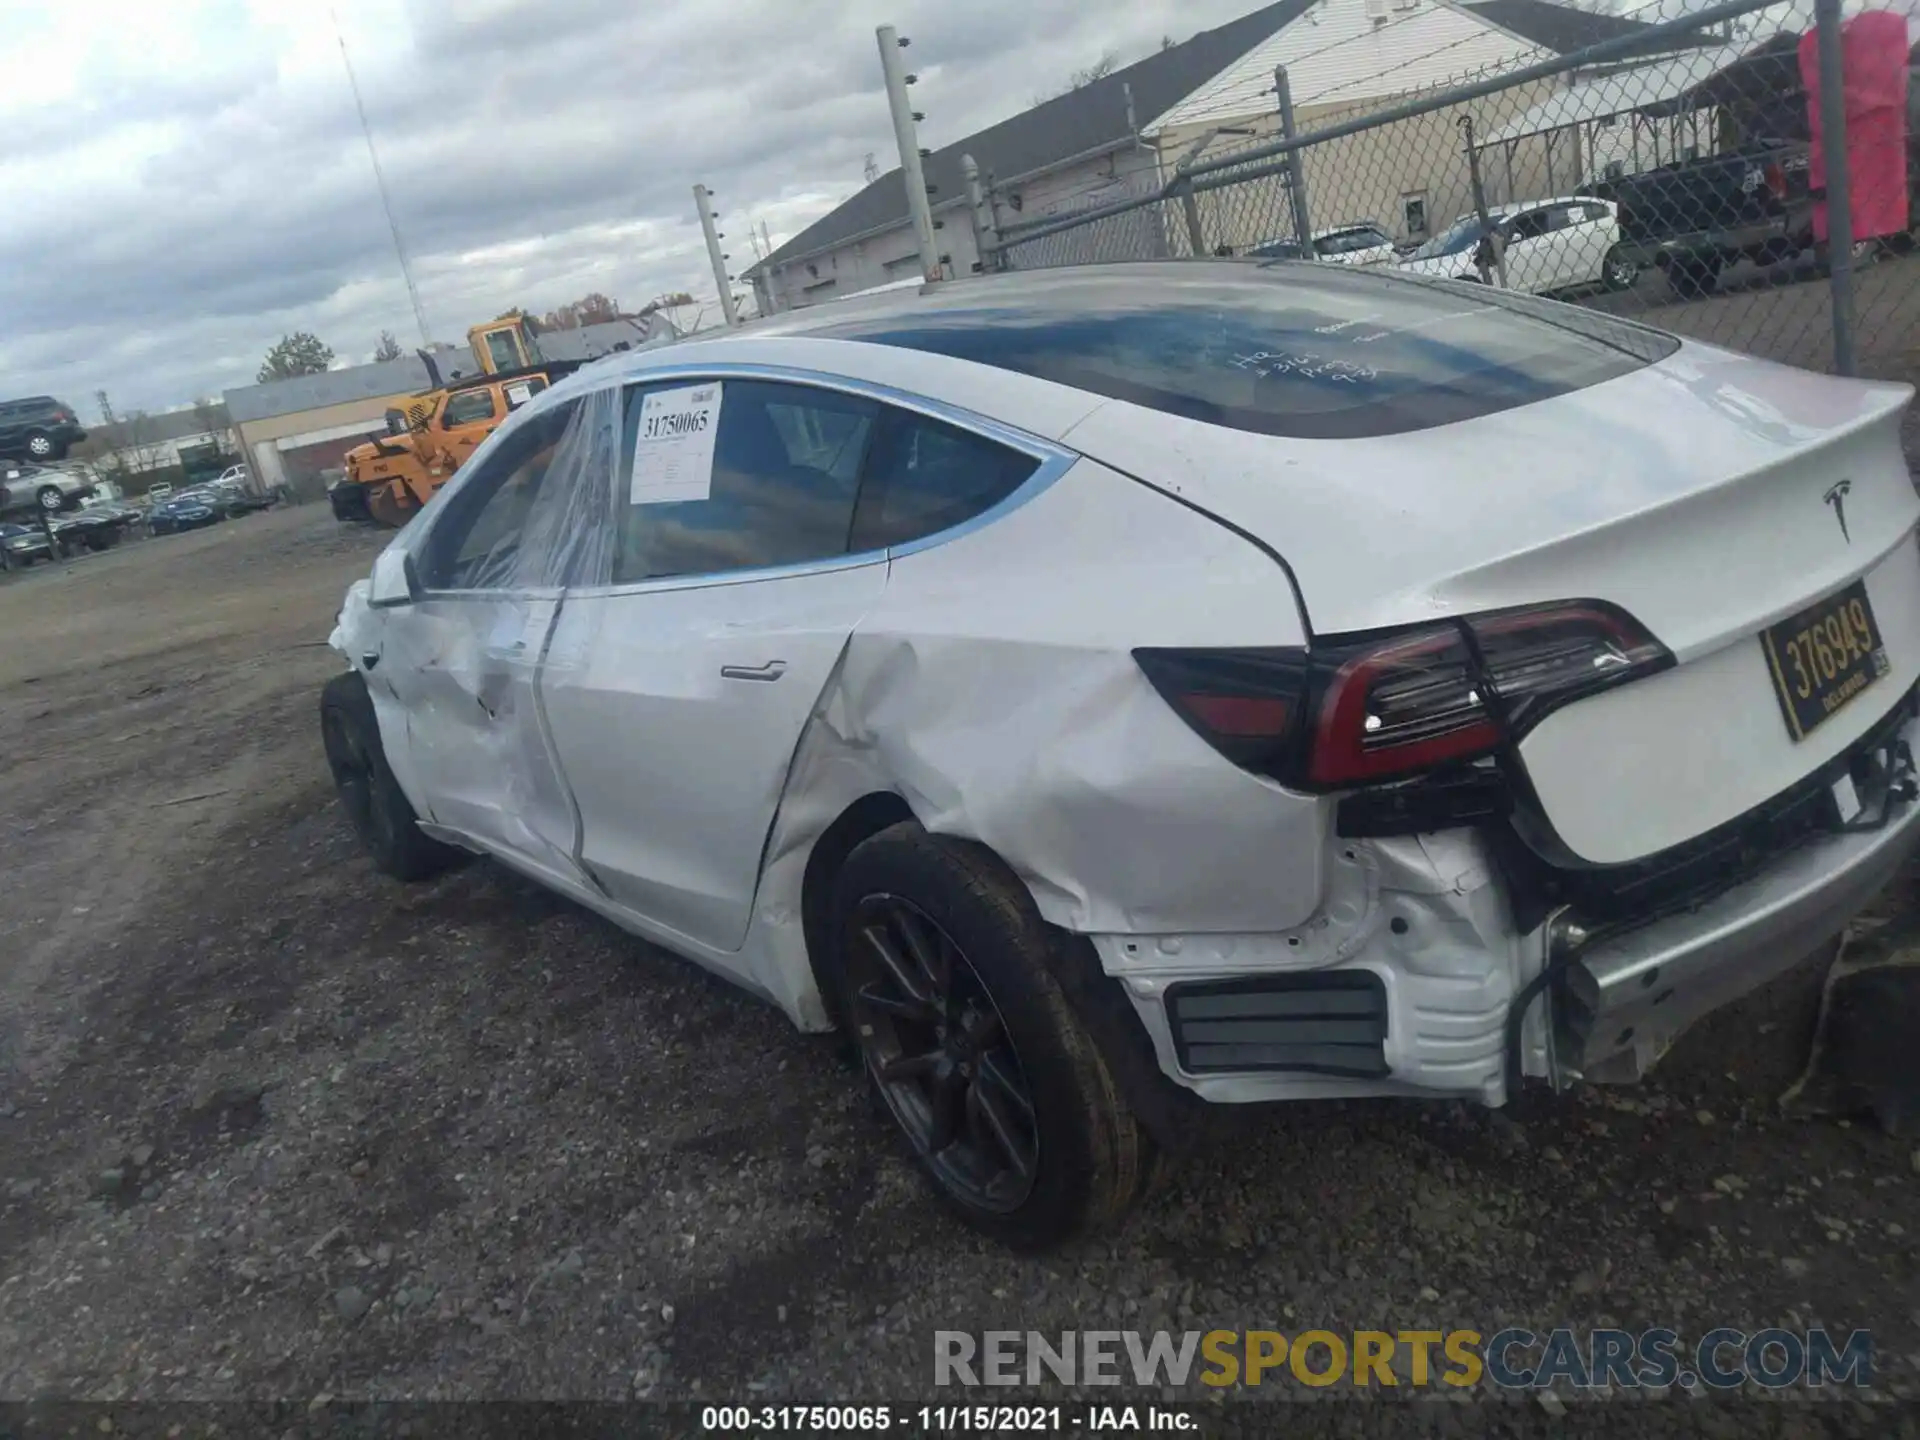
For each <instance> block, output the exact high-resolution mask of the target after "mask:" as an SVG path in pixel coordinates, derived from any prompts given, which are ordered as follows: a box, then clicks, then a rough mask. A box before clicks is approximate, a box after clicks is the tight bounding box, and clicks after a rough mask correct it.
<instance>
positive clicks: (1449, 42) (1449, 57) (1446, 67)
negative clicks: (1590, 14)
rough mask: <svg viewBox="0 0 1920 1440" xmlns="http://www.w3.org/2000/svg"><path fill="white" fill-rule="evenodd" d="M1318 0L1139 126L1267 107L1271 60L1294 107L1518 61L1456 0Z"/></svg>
mask: <svg viewBox="0 0 1920 1440" xmlns="http://www.w3.org/2000/svg"><path fill="white" fill-rule="evenodd" d="M1378 9H1379V7H1377V6H1375V5H1369V4H1367V3H1365V0H1320V3H1319V4H1316V5H1314V6H1313V7H1312V8H1311V9H1309V10H1308V11H1307V13H1306V14H1305V15H1304V16H1303V17H1301V18H1300V19H1299V20H1298V21H1297V22H1296V23H1294V24H1291V25H1288V26H1287V27H1286V28H1285V29H1283V30H1281V31H1280V32H1279V33H1278V34H1275V35H1273V36H1271V37H1270V38H1268V39H1267V40H1266V41H1265V42H1264V43H1262V44H1260V45H1258V46H1255V47H1254V48H1253V49H1251V50H1249V51H1248V52H1247V53H1246V54H1244V55H1242V56H1239V57H1237V59H1236V60H1235V62H1234V63H1233V64H1232V65H1230V66H1229V67H1227V68H1226V69H1225V70H1223V71H1221V73H1220V74H1218V75H1216V76H1214V77H1213V78H1212V79H1211V80H1210V81H1209V82H1208V83H1207V84H1205V85H1203V86H1201V87H1200V88H1199V89H1197V90H1195V91H1194V92H1193V93H1192V94H1191V95H1188V96H1184V97H1182V98H1181V100H1180V101H1179V102H1178V103H1176V104H1175V105H1173V106H1172V107H1171V108H1169V109H1168V110H1167V111H1165V112H1164V113H1159V114H1155V115H1154V116H1153V117H1152V119H1151V120H1150V122H1149V123H1148V124H1147V125H1146V126H1145V127H1144V129H1145V131H1146V133H1147V134H1149V135H1160V134H1163V133H1164V132H1166V131H1168V130H1172V129H1177V128H1182V127H1192V126H1199V125H1215V124H1224V123H1227V122H1229V121H1233V120H1240V119H1245V118H1247V117H1249V116H1256V115H1259V116H1266V115H1272V114H1273V111H1274V106H1275V104H1276V101H1275V98H1274V80H1273V72H1274V67H1275V66H1278V65H1285V66H1286V67H1287V85H1288V88H1289V89H1291V90H1292V91H1293V103H1294V104H1295V105H1296V106H1308V105H1337V104H1346V103H1351V102H1356V101H1362V100H1370V99H1377V98H1379V97H1381V96H1385V95H1404V94H1406V93H1408V92H1409V91H1414V90H1424V89H1427V88H1429V87H1431V86H1435V85H1441V84H1444V83H1446V82H1447V81H1450V80H1454V79H1457V78H1458V77H1460V76H1462V75H1470V74H1474V73H1476V72H1480V71H1485V70H1487V69H1489V68H1491V67H1495V66H1509V65H1513V64H1516V63H1518V62H1519V61H1520V60H1521V59H1522V58H1523V57H1525V56H1527V55H1528V54H1530V53H1531V48H1532V47H1530V46H1529V45H1528V44H1527V43H1526V42H1525V41H1522V40H1519V39H1516V38H1515V37H1513V36H1511V35H1509V34H1507V33H1506V32H1505V31H1502V30H1499V29H1496V28H1494V27H1493V26H1491V25H1489V24H1487V23H1486V22H1485V21H1484V20H1482V19H1480V18H1478V17H1477V16H1472V15H1470V14H1468V13H1467V11H1466V10H1465V9H1464V8H1455V7H1451V6H1446V5H1441V4H1436V3H1434V0H1385V13H1384V16H1381V15H1379V14H1378V13H1377V11H1378Z"/></svg>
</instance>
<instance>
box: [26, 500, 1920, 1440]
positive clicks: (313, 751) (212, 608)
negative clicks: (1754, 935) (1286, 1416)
mask: <svg viewBox="0 0 1920 1440" xmlns="http://www.w3.org/2000/svg"><path fill="white" fill-rule="evenodd" d="M377 543H378V537H377V536H375V535H373V534H370V533H368V532H365V531H358V530H351V529H343V528H341V527H339V526H337V525H335V524H334V522H333V521H332V520H331V519H330V518H329V517H328V516H327V515H326V513H325V512H324V510H322V509H321V508H319V507H306V508H305V509H301V510H294V511H280V512H274V513H271V514H268V515H264V516H260V517H255V518H251V519H248V520H244V521H238V522H235V523H233V524H230V525H226V526H221V527H218V528H217V529H215V530H210V531H206V532H201V533H198V534H194V535H190V536H184V537H177V538H171V539H162V540H154V541H149V542H146V543H143V544H139V545H134V546H129V547H127V548H125V549H123V550H119V551H115V552H112V553H109V554H107V555H104V556H99V557H91V558H88V559H86V560H84V561H80V562H76V563H74V564H72V565H69V566H66V567H64V568H59V569H55V568H51V567H48V568H40V569H36V571H34V572H32V573H30V574H29V575H27V576H25V577H15V578H14V579H13V580H12V581H11V582H10V583H6V584H4V585H0V637H4V638H0V753H4V754H5V755H6V757H7V764H6V766H5V768H4V771H0V856H3V857H4V859H3V862H0V863H4V873H5V874H6V876H7V878H8V881H9V883H8V885H7V888H6V894H5V898H4V901H0V1398H10V1399H21V1398H28V1397H47V1396H72V1397H86V1398H92V1399H127V1398H142V1399H217V1398H233V1399H241V1398H252V1399H260V1398H266V1397H287V1396H296V1397H306V1396H312V1395H315V1394H319V1393H323V1392H324V1393H326V1394H330V1395H334V1396H340V1397H359V1398H367V1397H373V1398H379V1397H412V1398H472V1397H488V1398H522V1399H530V1398H556V1397H569V1398H597V1399H627V1398H632V1397H635V1396H656V1397H673V1398H683V1399H685V1398H691V1399H694V1400H738V1399H749V1398H751V1399H760V1398H764V1397H786V1398H794V1399H811V1400H847V1399H855V1398H864V1399H868V1400H873V1399H880V1398H892V1399H905V1398H908V1397H915V1396H926V1395H928V1394H929V1393H930V1389H931V1371H932V1335H933V1332H934V1331H935V1330H936V1329H943V1328H944V1329H966V1330H976V1331H977V1330H982V1329H987V1328H1005V1329H1017V1330H1026V1329H1034V1330H1040V1331H1044V1332H1057V1331H1060V1330H1064V1329H1079V1328H1117V1329H1140V1330H1149V1329H1154V1328H1159V1327H1166V1328H1171V1329H1175V1330H1184V1329H1189V1328H1200V1329H1205V1328H1212V1327H1216V1326H1218V1327H1223V1328H1234V1329H1240V1328H1252V1327H1262V1326H1266V1327H1273V1328H1279V1329H1283V1330H1289V1331H1298V1330H1301V1329H1304V1328H1307V1327H1309V1326H1319V1327H1324V1328H1329V1329H1333V1330H1336V1331H1339V1330H1347V1329H1352V1328H1355V1327H1359V1328H1382V1329H1390V1330H1391V1329H1402V1328H1443V1327H1445V1328H1450V1327H1457V1326H1470V1327H1472V1328H1475V1329H1479V1330H1481V1331H1483V1332H1490V1331H1492V1330H1494V1329H1496V1328H1499V1327H1500V1326H1502V1325H1504V1324H1509V1323H1515V1324H1526V1325H1529V1326H1531V1327H1534V1328H1536V1329H1546V1328H1549V1327H1551V1326H1554V1325H1559V1324H1570V1325H1576V1326H1587V1325H1600V1324H1620V1325H1625V1326H1629V1327H1633V1326H1639V1325H1652V1324H1664V1325H1670V1326H1673V1327H1675V1328H1677V1329H1679V1330H1680V1331H1681V1332H1683V1333H1684V1334H1687V1335H1690V1336H1696V1337H1697V1336H1698V1335H1699V1334H1701V1333H1703V1332H1704V1331H1705V1330H1707V1329H1709V1328H1711V1327H1713V1326H1716V1325H1734V1326H1738V1327H1740V1328H1742V1329H1747V1330H1753V1329H1758V1328H1761V1327H1762V1326H1766V1325H1775V1324H1778V1325H1785V1326H1788V1327H1790V1328H1795V1329H1799V1328H1803V1327H1806V1326H1810V1325H1813V1324H1816V1323H1825V1324H1828V1325H1832V1326H1838V1327H1841V1328H1842V1329H1849V1328H1852V1327H1868V1328H1870V1329H1871V1330H1872V1331H1873V1332H1874V1336H1875V1341H1876V1352H1877V1357H1878V1371H1877V1381H1878V1385H1879V1388H1880V1390H1881V1391H1882V1392H1883V1393H1894V1394H1906V1395H1910V1396H1911V1395H1920V1285H1916V1276H1917V1275H1920V1267H1917V1266H1916V1263H1915V1262H1916V1256H1917V1254H1920V1206H1917V1205H1916V1204H1915V1200H1916V1196H1920V1152H1916V1150H1915V1148H1914V1146H1915V1143H1916V1142H1915V1141H1914V1140H1913V1139H1911V1138H1908V1139H1906V1140H1896V1139H1894V1138H1890V1137H1888V1136H1886V1135H1884V1134H1882V1133H1880V1132H1879V1131H1878V1130H1876V1129H1875V1128H1873V1127H1872V1126H1870V1125H1867V1124H1853V1125H1841V1124H1835V1123H1805V1122H1798V1121H1788V1120H1785V1119H1782V1118H1781V1117H1780V1116H1779V1115H1778V1113H1777V1111H1776V1109H1775V1106H1774V1103H1773V1102H1774V1099H1775V1097H1776V1096H1777V1095H1778V1093H1779V1092H1780V1090H1781V1089H1782V1088H1784V1086H1785V1084H1786V1082H1787V1081H1788V1080H1789V1079H1790V1078H1791V1076H1792V1074H1793V1073H1794V1071H1795V1070H1796V1069H1797V1067H1798V1063H1799V1060H1800V1058H1801V1056H1802V1055H1803V1053H1804V1045H1805V1040H1806V1034H1807V1030H1808V1026H1809V1024H1810V1016H1811V1013H1812V1011H1811V1001H1812V997H1813V995H1814V992H1815V987H1816V986H1817V982H1818V978H1819V969H1818V965H1817V960H1816V961H1815V962H1811V963H1810V964H1809V966H1806V967H1802V969H1801V970H1799V971H1797V972H1795V973H1794V974H1792V975H1790V976H1789V977H1787V979H1785V980H1783V981H1782V982H1781V983H1780V984H1778V985H1776V986H1774V987H1773V988H1772V989H1771V990H1769V991H1768V992H1766V993H1764V994H1762V995H1760V996H1756V997H1753V998H1752V999H1751V1000H1749V1001H1748V1002H1747V1003H1745V1004H1743V1005H1742V1006H1740V1007H1737V1008H1736V1009H1734V1010H1732V1011H1729V1012H1725V1013H1723V1014H1722V1015H1720V1016H1718V1017H1715V1019H1714V1020H1713V1021H1712V1022H1711V1023H1710V1024H1709V1025H1707V1026H1706V1027H1703V1028H1702V1029H1700V1030H1698V1031H1696V1032H1695V1033H1694V1034H1692V1035H1691V1036H1689V1037H1688V1038H1687V1041H1686V1042H1685V1043H1684V1044H1683V1045H1682V1046H1681V1047H1680V1048H1679V1049H1677V1050H1676V1051H1675V1053H1674V1054H1673V1055H1672V1056H1671V1057H1670V1059H1669V1063H1668V1064H1667V1066H1666V1067H1665V1068H1664V1069H1663V1070H1662V1071H1661V1072H1660V1073H1659V1076H1658V1079H1657V1080H1656V1081H1655V1082H1653V1083H1650V1084H1648V1085H1646V1086H1644V1087H1641V1088H1638V1089H1634V1090H1625V1091H1611V1090H1604V1091H1603V1090H1591V1091H1584V1092H1578V1093H1574V1094H1570V1095H1566V1096H1562V1097H1558V1098H1555V1097H1551V1096H1544V1095H1535V1096H1529V1097H1527V1099H1526V1100H1525V1101H1524V1103H1522V1104H1520V1105H1518V1106H1516V1107H1515V1108H1514V1109H1513V1110H1512V1111H1510V1112H1509V1113H1508V1114H1506V1115H1503V1116H1499V1117H1488V1116H1486V1115H1484V1114H1481V1113H1478V1112H1474V1111H1471V1110H1469V1109H1466V1108H1464V1107H1460V1106H1454V1105H1441V1104H1436V1105H1425V1106H1420V1105H1411V1104H1390V1103H1378V1104H1373V1103H1368V1104H1360V1103H1355V1104H1327V1105H1315V1106H1310V1107H1298V1108H1292V1109H1287V1110H1282V1111H1267V1112H1264V1113H1260V1114H1255V1115H1248V1116H1245V1117H1243V1124H1242V1126H1241V1132H1242V1133H1241V1134H1240V1135H1239V1137H1238V1138H1237V1139H1235V1140H1234V1141H1233V1142H1232V1143H1229V1144H1224V1145H1222V1146H1221V1147H1220V1148H1219V1149H1217V1150H1214V1151H1211V1152H1209V1153H1207V1154H1206V1155H1205V1156H1203V1157H1202V1158H1200V1159H1197V1160H1195V1161H1194V1162H1192V1163H1189V1164H1187V1165H1185V1166H1184V1167H1182V1168H1180V1169H1178V1170H1176V1171H1175V1172H1174V1174H1173V1175H1172V1177H1171V1178H1170V1180H1169V1181H1168V1183H1167V1184H1166V1185H1165V1187H1164V1188H1163V1189H1162V1190H1161V1191H1160V1193H1158V1194H1157V1196H1156V1197H1155V1198H1154V1199H1153V1200H1152V1201H1151V1202H1150V1203H1149V1205H1148V1206H1147V1207H1146V1209H1145V1210H1144V1212H1143V1213H1141V1214H1140V1215H1139V1216H1138V1217H1137V1218H1136V1219H1135V1221H1134V1222H1133V1223H1132V1224H1131V1225H1130V1226H1129V1227H1128V1228H1127V1229H1126V1230H1125V1231H1123V1232H1122V1233H1121V1234H1119V1235H1118V1236H1117V1237H1113V1238H1110V1239H1107V1240H1102V1241H1100V1242H1097V1243H1088V1244H1085V1245H1082V1246H1081V1247H1079V1248H1078V1249H1075V1250H1073V1251H1071V1252H1069V1253H1065V1254H1062V1255H1059V1256H1055V1257H1051V1258H1047V1259H1044V1260H1031V1259H1020V1258H1016V1257H1013V1256H1009V1255H1007V1254H1003V1253H1000V1252H998V1251H996V1250H993V1249H991V1248H989V1247H987V1246H986V1245H984V1244H983V1243H980V1242H977V1241H975V1240H974V1239H973V1238H971V1237H970V1236H969V1235H968V1234H967V1233H965V1232H963V1231H961V1230H959V1229H958V1228H956V1227H954V1226H953V1225H951V1224H950V1223H949V1222H947V1221H946V1220H945V1219H944V1218H943V1217H942V1215H941V1214H940V1213H939V1212H938V1211H936V1210H935V1208H934V1207H933V1206H932V1205H931V1204H930V1203H929V1201H928V1199H927V1198H926V1197H925V1196H924V1195H923V1194H922V1192H921V1189H920V1186H919V1184H918V1182H917V1180H916V1177H915V1175H914V1174H913V1173H912V1172H911V1171H910V1170H909V1168H908V1167H907V1165H906V1164H905V1163H904V1162H903V1161H902V1159H901V1158H900V1156H899V1155H898V1153H897V1152H896V1150H895V1147H894V1145H893V1143H892V1141H891V1139H890V1137H889V1136H888V1134H887V1133H886V1132H885V1131H883V1130H882V1129H881V1127H880V1126H879V1125H878V1123H876V1121H875V1119H874V1117H873V1116H872V1114H871V1113H870V1111H869V1109H868V1105H867V1102H866V1101H865V1100H864V1098H863V1097H862V1095H861V1094H860V1092H859V1090H858V1088H857V1087H856V1084H855V1083H854V1079H853V1077H852V1075H851V1074H850V1073H849V1071H848V1070H847V1068H846V1067H845V1065H844V1063H843V1061H842V1059H841V1057H840V1056H839V1054H838V1053H837V1052H836V1049H835V1048H834V1047H833V1046H832V1045H831V1044H829V1043H827V1042H825V1041H823V1040H820V1039H818V1038H810V1037H805V1036H801V1035H798V1034H796V1033H794V1032H793V1031H792V1030H791V1029H790V1028H788V1026H787V1025H786V1023H785V1021H784V1020H783V1019H782V1018H781V1017H780V1016H779V1015H777V1014H776V1013H775V1012H774V1011H772V1010H771V1009H769V1008H766V1007H764V1006H762V1005H760V1004H759V1003H757V1002H755V1001H754V1000H752V999H750V998H747V997H745V996H743V995H741V994H739V993H737V992H734V991H732V990H730V989H728V988H726V987H724V986H723V985H722V984H720V983H719V982H717V981H713V980H710V979H709V978H707V977H706V976H705V975H704V974H703V973H701V972H699V971H697V970H695V969H693V968H692V967H690V966H687V965H684V964H682V963H680V962H677V961H675V960H673V959H671V958H669V957H667V956H665V955H663V954H661V953H659V952H657V951H654V950H652V949H651V948H649V947H648V946H646V945H643V944H641V943H639V942H637V941H634V940H632V939H630V938H628V937H626V936H624V935H622V934H621V933H619V932H617V931H615V930H613V929H612V928H610V927H609V926H607V925H605V924H604V923H602V922H600V921H598V920H597V919H595V918H593V917H591V916H588V915H586V914H584V913H581V912H579V911H577V910H575V909H573V908H571V907H570V906H568V905H566V904H564V903H561V902H557V901H554V900H552V899H549V898H546V897H545V896H543V895H542V894H541V893H539V892H537V891H535V890H533V889H531V888H529V887H528V886H527V885H525V884H523V883H521V882H519V881H517V880H516V879H514V878H512V877H511V876H509V875H507V874H506V873H504V872H503V871H501V870H500V869H499V868H497V867H494V866H492V865H488V864H476V865H473V866H471V867H468V868H466V869H464V870H461V871H459V872H457V873H455V874H453V875H450V876H447V877H445V878H443V879H441V880H439V881H437V882H435V883H433V884H430V885H426V886H423V887H418V888H404V887H401V886H398V885H395V884H393V883H391V882H388V881H386V880H384V879H382V878H380V877H378V876H376V875H375V874H374V873H373V872H372V870H371V869H370V867H369V865H368V863H367V861H366V860H365V859H363V858H362V856H361V855H360V853H359V852H358V850H357V847H356V845H355V843H354V842H353V840H352V838H351V837H350V836H349V834H348V832H347V829H346V826H345V823H344V821H343V819H342V818H341V815H340V814H339V812H338V810H337V809H336V807H335V805H334V802H333V800H332V797H331V793H330V787H329V784H328V780H327V777H326V774H325V770H324V767H323V762H322V759H321V755H320V749H319V744H318V737H317V734H316V725H315V695H316V692H317V689H318V687H319V684H320V682H321V681H322V680H323V679H324V678H325V677H326V676H327V675H328V674H329V673H331V671H332V669H333V665H332V660H331V656H330V654H329V652H328V651H327V650H325V648H324V645H323V642H324V638H325V635H326V633H327V631H328V629H329V628H330V626H331V623H332V617H333V613H334V609H335V606H336V604H337V601H338V597H339V594H340V591H341V589H342V587H343V586H344V584H345V583H346V582H347V581H348V580H349V579H350V578H351V577H352V576H354V575H355V574H357V573H364V570H365V568H366V566H367V564H368V563H369V561H370V557H371V555H372V553H373V550H374V548H375V547H376V545H377ZM1910 889H1911V885H1910V882H1903V884H1902V885H1901V886H1900V887H1899V888H1898V892H1897V894H1895V895H1894V896H1893V897H1892V898H1891V899H1890V901H1889V902H1888V903H1889V904H1895V905H1897V904H1898V903H1899V902H1901V901H1902V900H1904V897H1905V896H1906V895H1907V894H1908V893H1909V892H1910ZM945 1393H946V1395H947V1398H952V1392H945ZM996 1398H1001V1397H1000V1396H996ZM1209 1398H1211V1397H1209ZM1643 1408H1644V1407H1643ZM1693 1408H1694V1409H1696V1410H1698V1409H1699V1407H1698V1406H1696V1407H1693ZM1735 1433H1738V1432H1735Z"/></svg>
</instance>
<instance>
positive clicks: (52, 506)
mask: <svg viewBox="0 0 1920 1440" xmlns="http://www.w3.org/2000/svg"><path fill="white" fill-rule="evenodd" d="M33 498H34V503H35V504H37V505H39V507H40V508H41V509H42V510H44V511H45V512H46V513H47V514H49V515H57V514H59V513H60V512H61V511H62V510H64V509H65V508H66V505H67V497H66V496H64V495H62V494H61V493H60V487H59V486H58V485H42V486H41V487H40V488H39V489H38V490H36V491H34V492H33Z"/></svg>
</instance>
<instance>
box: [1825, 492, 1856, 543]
mask: <svg viewBox="0 0 1920 1440" xmlns="http://www.w3.org/2000/svg"><path fill="white" fill-rule="evenodd" d="M1852 493H1853V482H1852V481H1851V480H1842V481H1841V482H1840V483H1839V484H1837V485H1830V486H1828V487H1827V493H1826V494H1825V495H1822V496H1821V497H1820V498H1821V499H1822V500H1825V501H1826V502H1827V504H1829V505H1831V506H1832V507H1833V518H1834V519H1836V520H1838V521H1839V522H1840V538H1841V539H1842V540H1844V541H1846V542H1847V543H1848V544H1849V545H1851V544H1852V543H1853V536H1851V535H1849V534H1848V533H1847V496H1849V495H1851V494H1852Z"/></svg>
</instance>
